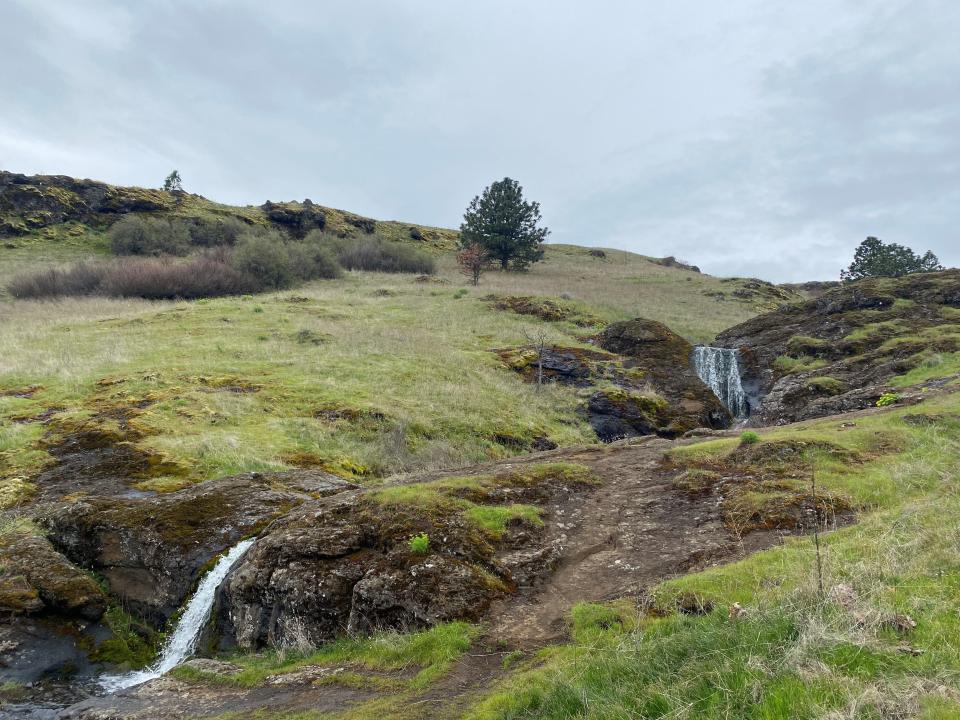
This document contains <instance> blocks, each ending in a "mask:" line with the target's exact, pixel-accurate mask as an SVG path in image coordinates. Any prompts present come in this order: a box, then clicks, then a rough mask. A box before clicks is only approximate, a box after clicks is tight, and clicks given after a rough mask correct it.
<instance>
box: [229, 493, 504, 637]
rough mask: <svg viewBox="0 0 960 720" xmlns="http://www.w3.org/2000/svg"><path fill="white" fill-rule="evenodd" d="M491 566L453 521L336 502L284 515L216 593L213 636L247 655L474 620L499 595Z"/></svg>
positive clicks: (487, 553) (472, 534)
mask: <svg viewBox="0 0 960 720" xmlns="http://www.w3.org/2000/svg"><path fill="white" fill-rule="evenodd" d="M418 529H422V530H423V531H425V532H428V535H429V537H430V548H431V551H430V552H429V554H428V555H426V556H421V555H416V554H414V553H412V552H411V551H410V550H409V547H408V545H407V540H408V538H409V537H411V536H412V535H413V534H414V531H415V530H418ZM491 561H492V547H491V546H490V545H489V544H488V543H487V542H486V541H485V540H484V538H483V537H482V536H480V535H478V534H477V531H476V530H474V529H472V528H470V527H468V526H467V525H465V524H464V523H463V522H461V521H458V519H457V518H456V517H455V516H454V515H452V514H443V513H440V514H439V515H438V514H436V513H431V512H428V511H427V510H425V509H423V508H403V509H398V508H384V507H380V506H378V505H377V503H376V502H375V501H372V500H370V499H369V498H367V497H365V496H364V494H363V493H345V494H343V495H338V496H336V497H332V498H328V499H326V500H320V501H318V502H315V503H312V504H310V505H308V506H304V507H303V508H301V509H300V510H298V511H295V512H294V513H291V514H290V515H288V516H287V517H285V518H283V519H282V520H280V521H279V522H277V523H276V524H275V525H274V526H273V527H272V528H271V530H270V531H269V532H268V533H267V534H266V535H265V536H263V537H261V538H260V539H259V540H258V541H257V543H256V544H255V545H254V546H253V547H252V548H251V549H250V551H249V552H248V553H247V554H246V556H245V557H244V558H243V560H242V561H241V563H240V565H238V567H237V568H236V569H235V570H234V571H233V572H232V573H231V574H230V576H229V577H228V578H227V580H226V582H225V583H224V585H223V587H222V592H221V605H220V610H219V615H220V625H221V632H222V634H223V636H224V637H226V638H232V639H233V640H235V642H236V643H237V644H238V645H239V646H240V647H242V648H245V649H254V648H259V647H263V646H281V647H282V646H287V645H301V644H309V645H316V644H318V643H321V642H323V641H326V640H329V639H330V638H332V637H334V636H335V635H337V634H338V633H341V632H345V631H348V630H349V631H370V630H373V629H376V628H396V629H410V628H417V627H425V626H427V625H431V624H433V623H436V622H441V621H443V620H452V619H456V618H474V619H475V618H477V617H479V615H480V614H481V613H482V612H483V611H484V609H485V607H486V605H487V604H488V603H489V601H490V599H491V598H492V597H493V596H494V595H496V594H497V592H498V591H499V590H501V589H502V585H500V586H498V584H497V582H496V581H495V580H494V578H493V577H492V576H491V575H490V569H492V565H490V562H491Z"/></svg>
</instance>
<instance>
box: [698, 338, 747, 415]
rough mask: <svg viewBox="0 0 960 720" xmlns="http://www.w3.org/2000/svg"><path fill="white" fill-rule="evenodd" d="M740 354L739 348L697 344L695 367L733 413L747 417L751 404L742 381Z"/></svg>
mask: <svg viewBox="0 0 960 720" xmlns="http://www.w3.org/2000/svg"><path fill="white" fill-rule="evenodd" d="M739 355H740V351H739V350H735V349H731V348H718V347H708V346H706V345H697V346H696V347H695V348H694V349H693V368H694V370H696V372H697V375H698V376H699V377H700V379H701V380H703V382H704V383H705V384H707V385H709V386H710V389H711V390H713V392H714V394H715V395H716V396H717V397H718V398H720V402H722V403H723V404H724V406H725V407H726V408H727V410H729V411H730V414H731V415H733V416H734V417H735V418H745V417H747V415H749V414H750V405H749V403H748V402H747V396H746V394H745V393H744V391H743V385H742V384H741V382H740V364H739V362H738V357H739Z"/></svg>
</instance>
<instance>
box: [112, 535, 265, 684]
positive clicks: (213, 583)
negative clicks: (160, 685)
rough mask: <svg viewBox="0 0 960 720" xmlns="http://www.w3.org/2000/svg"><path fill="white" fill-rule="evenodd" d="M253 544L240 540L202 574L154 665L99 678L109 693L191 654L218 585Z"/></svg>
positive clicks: (152, 675) (158, 672) (167, 668)
mask: <svg viewBox="0 0 960 720" xmlns="http://www.w3.org/2000/svg"><path fill="white" fill-rule="evenodd" d="M252 544H253V539H252V538H251V539H249V540H244V541H242V542H240V543H237V544H236V545H234V546H233V547H232V548H231V549H230V552H228V553H227V554H226V555H224V556H223V557H221V558H220V559H219V560H218V561H217V564H216V565H214V566H213V569H212V570H210V572H208V573H207V574H206V575H204V576H203V579H202V580H201V581H200V585H198V586H197V591H196V592H195V593H194V594H193V597H192V598H190V602H189V603H187V607H186V609H185V610H184V611H183V614H182V615H181V616H180V619H179V620H178V621H177V626H176V627H175V628H174V630H173V633H171V635H170V637H169V638H168V639H167V641H166V643H164V646H163V650H162V651H161V653H160V657H159V658H157V661H156V662H155V663H154V664H153V665H151V666H149V667H147V668H144V669H143V670H135V671H133V672H129V673H124V674H123V675H104V676H103V677H101V678H100V687H102V688H103V689H104V690H106V691H107V692H108V693H110V692H116V691H117V690H123V689H124V688H128V687H133V686H134V685H140V684H141V683H145V682H147V681H148V680H153V679H154V678H158V677H160V676H161V675H163V674H164V673H167V672H169V671H170V670H172V669H173V668H175V667H176V666H177V665H179V664H180V663H182V662H183V661H184V660H186V659H187V658H188V657H190V655H192V654H193V651H194V650H195V649H196V646H197V641H198V640H199V639H200V633H201V632H202V630H203V626H204V623H206V621H207V618H208V617H209V616H210V610H211V608H213V601H214V598H215V597H216V593H217V588H218V587H220V583H222V582H223V579H224V578H225V577H226V576H227V573H229V572H230V568H231V567H233V565H234V563H236V562H237V560H239V559H240V556H241V555H243V553H245V552H246V551H247V548H248V547H250V546H251V545H252Z"/></svg>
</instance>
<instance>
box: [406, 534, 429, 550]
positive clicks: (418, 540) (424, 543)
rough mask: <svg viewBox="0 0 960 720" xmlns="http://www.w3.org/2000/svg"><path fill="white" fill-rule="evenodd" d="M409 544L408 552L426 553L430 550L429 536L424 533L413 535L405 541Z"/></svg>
mask: <svg viewBox="0 0 960 720" xmlns="http://www.w3.org/2000/svg"><path fill="white" fill-rule="evenodd" d="M407 544H408V545H409V546H410V552H412V553H413V554H414V555H426V554H427V552H429V550H430V536H429V535H427V534H426V533H420V534H419V535H414V536H413V537H412V538H410V539H409V540H408V541H407Z"/></svg>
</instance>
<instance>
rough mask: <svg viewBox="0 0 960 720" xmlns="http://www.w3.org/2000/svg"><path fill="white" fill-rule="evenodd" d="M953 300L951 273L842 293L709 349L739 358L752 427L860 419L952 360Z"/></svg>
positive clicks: (767, 318)
mask: <svg viewBox="0 0 960 720" xmlns="http://www.w3.org/2000/svg"><path fill="white" fill-rule="evenodd" d="M958 298H960V271H957V270H947V271H943V272H937V273H918V274H915V275H908V276H906V277H902V278H896V279H893V278H883V279H869V280H862V281H858V282H855V283H844V284H841V285H838V286H836V287H829V288H825V289H824V290H823V292H822V294H820V295H819V296H818V297H816V298H815V299H812V300H809V301H807V302H803V303H797V304H794V305H788V306H784V307H781V308H780V309H778V310H776V311H774V312H771V313H767V314H765V315H760V316H758V317H755V318H752V319H751V320H748V321H746V322H744V323H741V324H740V325H737V326H735V327H733V328H730V329H729V330H726V331H724V332H722V333H720V335H719V336H718V337H717V340H716V344H717V345H720V346H723V347H731V348H738V349H739V350H740V354H741V358H742V359H743V373H744V376H745V378H744V379H745V384H749V385H750V386H751V387H752V388H754V392H755V394H756V395H757V396H759V397H761V398H762V399H761V401H760V402H759V406H758V407H755V408H754V409H753V411H752V412H751V417H750V424H752V425H774V424H783V423H788V422H794V421H797V420H804V419H809V418H814V417H821V416H824V415H828V414H834V413H841V412H847V411H851V410H860V409H864V408H868V407H872V406H874V405H875V404H876V401H877V399H878V398H879V397H880V396H881V395H883V394H884V392H886V391H888V390H889V381H890V379H891V378H892V377H894V376H896V375H902V374H904V373H906V372H908V371H909V370H911V369H913V368H915V367H918V366H920V365H922V364H924V363H927V362H934V363H935V362H936V356H937V355H939V354H942V353H950V352H956V351H957V350H960V342H958V340H957V338H956V335H955V333H954V332H953V330H951V328H952V327H954V323H955V322H956V320H955V319H952V316H951V315H950V314H949V312H948V311H947V310H946V309H947V308H953V307H955V305H954V304H953V303H954V301H955V300H956V299H958ZM940 328H943V330H942V331H941V330H940Z"/></svg>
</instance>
